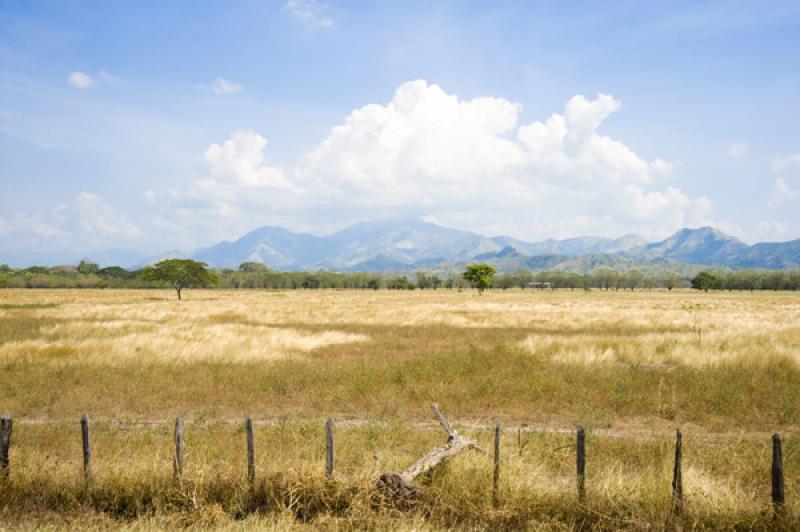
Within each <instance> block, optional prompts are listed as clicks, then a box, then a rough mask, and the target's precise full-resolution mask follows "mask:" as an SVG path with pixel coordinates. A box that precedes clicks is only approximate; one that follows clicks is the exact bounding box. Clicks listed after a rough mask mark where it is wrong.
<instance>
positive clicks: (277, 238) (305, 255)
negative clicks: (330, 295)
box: [192, 226, 332, 270]
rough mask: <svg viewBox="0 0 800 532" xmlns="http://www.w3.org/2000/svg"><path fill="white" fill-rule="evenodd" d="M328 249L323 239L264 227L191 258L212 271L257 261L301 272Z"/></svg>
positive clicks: (282, 229)
mask: <svg viewBox="0 0 800 532" xmlns="http://www.w3.org/2000/svg"><path fill="white" fill-rule="evenodd" d="M330 249H332V247H331V243H330V242H329V241H327V240H326V239H324V238H321V237H318V236H314V235H312V234H309V233H293V232H292V231H289V230H287V229H284V228H282V227H271V226H264V227H260V228H258V229H256V230H255V231H251V232H249V233H247V234H246V235H244V236H243V237H241V238H239V239H238V240H236V241H235V242H228V241H224V242H220V243H219V244H215V245H213V246H211V247H210V248H207V249H204V250H203V251H200V252H197V253H195V254H194V256H193V257H192V258H194V259H195V260H199V261H203V262H205V263H207V264H208V265H209V266H211V267H213V268H237V267H238V266H239V265H240V264H241V263H243V262H260V263H262V264H266V265H268V266H270V267H271V268H276V269H280V270H302V269H305V268H307V267H309V266H311V265H313V264H315V263H316V262H317V261H318V260H319V257H320V256H324V254H325V253H326V252H328V251H329V250H330Z"/></svg>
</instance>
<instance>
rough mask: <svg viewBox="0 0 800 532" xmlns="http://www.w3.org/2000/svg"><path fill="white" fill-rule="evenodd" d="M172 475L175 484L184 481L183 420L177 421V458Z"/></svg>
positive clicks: (174, 461)
mask: <svg viewBox="0 0 800 532" xmlns="http://www.w3.org/2000/svg"><path fill="white" fill-rule="evenodd" d="M172 475H173V478H174V480H175V482H180V481H181V480H182V479H183V418H181V417H179V418H176V419H175V458H174V460H173V462H172Z"/></svg>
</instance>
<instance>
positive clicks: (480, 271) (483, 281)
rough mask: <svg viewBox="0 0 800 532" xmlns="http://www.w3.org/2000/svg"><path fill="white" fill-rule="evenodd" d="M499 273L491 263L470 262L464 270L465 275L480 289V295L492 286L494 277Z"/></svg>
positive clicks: (465, 277)
mask: <svg viewBox="0 0 800 532" xmlns="http://www.w3.org/2000/svg"><path fill="white" fill-rule="evenodd" d="M496 273H497V270H495V269H494V266H492V265H491V264H470V265H468V266H467V270H466V271H465V272H464V274H463V277H464V279H466V280H467V281H469V282H470V284H471V285H472V286H473V287H475V288H477V289H478V295H481V294H483V291H484V290H486V289H487V288H489V287H490V286H492V277H494V274H496Z"/></svg>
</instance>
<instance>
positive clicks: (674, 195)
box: [146, 80, 713, 239]
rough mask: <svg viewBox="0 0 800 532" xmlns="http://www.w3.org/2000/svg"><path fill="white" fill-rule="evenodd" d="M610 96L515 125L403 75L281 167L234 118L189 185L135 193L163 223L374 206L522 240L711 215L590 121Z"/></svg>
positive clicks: (306, 224)
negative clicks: (385, 96) (386, 94)
mask: <svg viewBox="0 0 800 532" xmlns="http://www.w3.org/2000/svg"><path fill="white" fill-rule="evenodd" d="M620 108H621V103H620V102H619V100H617V99H615V98H613V97H612V96H610V95H603V94H601V95H598V96H597V97H596V98H594V99H591V98H586V97H584V96H580V95H579V96H575V97H573V98H571V99H570V100H569V101H568V102H567V103H566V106H565V110H564V112H563V114H561V113H554V114H552V115H551V116H550V117H549V118H547V119H546V120H543V121H534V122H532V123H529V124H525V125H520V124H519V123H518V119H519V114H520V112H521V105H519V104H517V103H514V102H511V101H509V100H506V99H504V98H494V97H479V98H473V99H462V98H459V97H458V96H456V95H453V94H448V93H447V92H445V91H444V90H443V89H442V88H441V87H439V86H437V85H434V84H429V83H427V82H425V81H422V80H417V81H411V82H408V83H404V84H402V85H401V86H400V87H398V89H397V90H396V92H395V94H394V95H393V97H392V99H391V101H389V102H388V103H386V104H370V105H365V106H363V107H361V108H358V109H355V110H354V111H353V112H352V113H350V115H349V116H347V117H346V118H345V119H344V121H343V122H342V123H341V124H339V125H337V126H335V127H333V128H332V129H331V130H330V132H329V134H328V135H327V137H326V138H325V139H323V140H322V142H320V143H319V144H318V145H316V146H315V147H313V148H311V149H309V150H308V151H306V152H305V154H303V155H301V157H300V158H299V160H298V161H297V163H296V164H295V165H294V166H293V167H289V168H288V169H287V170H285V171H284V170H281V169H280V168H278V167H277V166H273V165H270V164H268V163H267V162H266V158H265V150H266V147H267V139H266V138H264V137H263V136H261V135H258V134H257V133H255V132H252V131H246V130H240V131H236V132H234V133H233V134H231V135H230V137H229V138H228V139H227V140H225V141H223V142H221V143H214V144H211V145H210V146H208V148H207V149H206V150H205V153H204V162H205V166H206V172H205V175H204V176H203V177H202V178H200V179H196V180H195V181H194V182H193V183H192V184H191V186H190V187H189V189H187V190H185V191H182V192H179V191H161V192H159V191H149V192H148V193H147V194H146V198H147V201H148V203H150V204H151V205H152V208H153V209H154V211H155V212H157V218H158V220H159V224H160V225H162V226H163V227H180V226H181V225H183V224H188V225H193V224H196V223H200V222H198V221H199V220H202V223H204V224H207V225H208V226H209V227H212V228H218V227H219V226H221V225H223V224H220V223H217V221H216V220H222V219H224V220H225V224H224V225H225V226H226V227H230V228H231V229H229V230H230V231H235V230H239V228H241V229H242V230H248V229H251V228H252V227H253V226H256V225H261V224H264V223H273V224H284V225H286V224H287V222H288V225H290V226H291V227H293V228H295V229H297V228H300V227H298V226H302V229H306V230H308V229H311V230H315V229H316V230H320V229H325V228H330V227H331V225H332V224H337V225H338V224H343V223H347V222H349V221H356V220H360V219H364V218H370V217H376V216H386V215H394V216H433V217H435V219H437V220H439V221H441V222H442V223H445V224H447V225H450V226H454V227H462V228H465V229H472V230H476V231H479V232H483V233H487V232H488V233H491V232H496V233H507V234H511V235H512V236H517V237H520V238H528V239H536V238H540V237H542V238H544V237H551V236H555V237H567V236H575V235H578V234H600V235H620V234H625V233H630V232H636V233H639V234H641V235H642V236H645V237H661V236H664V235H665V234H667V233H669V232H671V231H674V230H676V229H678V228H680V227H683V226H686V225H699V224H709V223H713V222H711V221H710V220H709V216H710V215H711V213H712V210H713V208H712V205H711V202H710V201H709V200H708V199H707V198H705V197H702V196H700V197H691V196H689V195H688V194H687V193H685V192H684V191H682V190H680V189H679V188H677V187H675V186H660V185H658V178H659V177H661V176H664V175H668V174H670V173H672V172H673V170H674V168H675V165H674V164H672V163H669V162H667V161H664V160H662V159H654V160H652V161H646V160H644V159H642V158H641V157H640V156H639V155H637V154H636V153H635V152H634V151H633V150H632V149H631V148H630V147H628V146H626V145H625V144H623V143H622V142H620V141H619V140H616V139H612V138H610V137H608V136H606V135H603V134H602V133H601V132H600V128H601V127H602V125H603V123H604V121H605V120H606V119H608V117H610V116H611V115H612V114H613V113H614V112H617V111H618V110H619V109H620ZM233 225H235V226H236V229H233Z"/></svg>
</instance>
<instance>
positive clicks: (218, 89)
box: [208, 77, 244, 95]
mask: <svg viewBox="0 0 800 532" xmlns="http://www.w3.org/2000/svg"><path fill="white" fill-rule="evenodd" d="M208 89H209V90H210V91H211V92H213V93H214V94H220V95H224V94H237V93H239V92H242V90H243V89H244V87H242V85H241V84H239V83H236V82H235V81H231V80H228V79H225V78H220V77H218V78H214V81H212V82H211V84H210V85H209V86H208Z"/></svg>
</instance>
